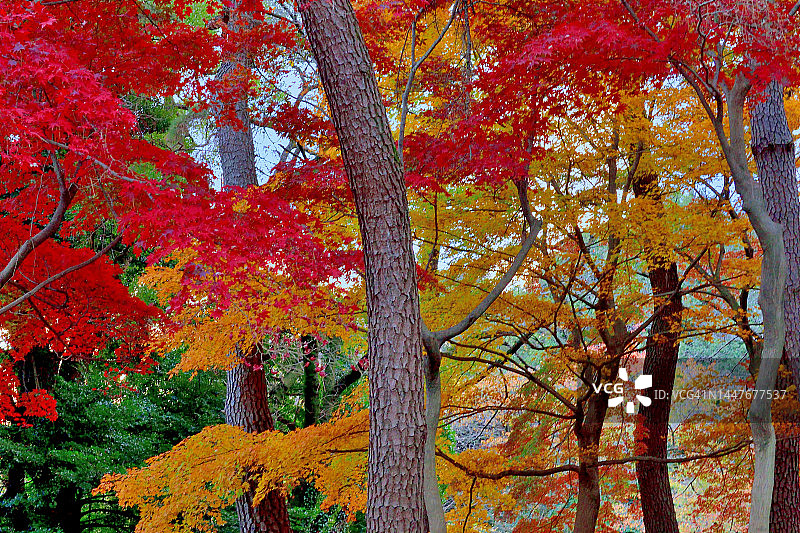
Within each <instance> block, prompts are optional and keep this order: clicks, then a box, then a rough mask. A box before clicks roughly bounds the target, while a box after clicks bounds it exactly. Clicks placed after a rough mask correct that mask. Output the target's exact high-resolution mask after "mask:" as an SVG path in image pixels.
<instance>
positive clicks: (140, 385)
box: [0, 354, 236, 533]
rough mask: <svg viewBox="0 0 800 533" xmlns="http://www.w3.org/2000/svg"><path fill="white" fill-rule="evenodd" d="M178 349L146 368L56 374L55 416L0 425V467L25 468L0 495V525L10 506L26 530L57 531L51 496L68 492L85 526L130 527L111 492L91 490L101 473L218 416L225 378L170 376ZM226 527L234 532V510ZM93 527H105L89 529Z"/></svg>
mask: <svg viewBox="0 0 800 533" xmlns="http://www.w3.org/2000/svg"><path fill="white" fill-rule="evenodd" d="M177 357H178V354H170V355H168V356H167V357H166V359H165V361H164V362H163V363H162V365H161V366H160V367H159V368H158V369H157V370H156V371H155V372H154V373H151V374H145V375H119V374H116V373H113V372H110V371H108V370H107V371H105V372H102V371H101V370H99V369H98V368H97V367H96V366H94V367H86V368H84V369H83V372H82V376H81V377H80V379H78V380H75V381H66V380H65V379H63V378H61V377H56V379H55V385H54V387H53V394H54V396H55V397H56V399H57V401H58V411H59V418H58V420H56V421H55V422H49V421H47V420H39V421H37V422H36V423H35V425H34V426H33V427H29V428H20V427H15V426H3V427H0V468H1V469H2V470H3V471H4V472H7V471H8V469H9V468H10V467H11V466H14V465H16V466H18V467H19V466H22V467H24V469H25V477H26V490H25V493H24V494H22V495H20V496H17V497H15V498H13V499H8V498H6V499H2V500H0V508H2V515H0V530H2V531H9V530H11V526H10V523H9V522H10V519H9V517H11V516H12V514H13V513H14V512H17V513H24V514H25V515H26V516H27V517H28V519H29V521H30V525H31V527H32V528H34V529H33V530H34V531H41V532H42V533H44V532H45V531H53V532H55V531H58V530H59V529H58V528H59V526H60V525H61V521H63V520H64V516H63V515H64V513H63V512H62V510H61V509H59V507H58V501H59V498H62V499H63V498H64V497H65V495H68V493H70V492H72V493H73V494H74V497H75V499H76V500H78V501H80V502H82V504H81V505H80V507H81V510H82V513H83V517H82V519H81V520H82V522H83V523H84V524H85V525H87V526H90V525H91V524H95V527H87V529H86V531H93V530H98V531H132V530H133V526H134V525H135V524H136V522H137V520H138V518H137V516H136V512H135V511H133V510H122V509H120V508H119V507H117V506H116V504H115V503H113V501H114V500H113V499H112V498H108V497H104V496H91V490H92V489H93V488H94V487H95V486H97V484H98V483H99V481H100V478H101V476H102V475H103V474H106V473H108V472H124V471H125V469H126V468H128V467H133V466H141V465H142V464H143V463H144V460H145V459H147V458H148V457H152V456H154V455H157V454H159V453H162V452H164V451H166V450H168V449H169V448H171V447H172V446H173V445H175V444H176V443H177V442H179V441H180V440H182V439H184V438H186V437H188V436H189V435H193V434H195V433H198V432H199V431H200V430H201V429H202V428H203V427H205V426H207V425H213V424H218V423H220V422H222V406H223V402H224V395H225V382H224V380H223V379H220V377H219V376H218V375H215V374H212V373H198V374H197V375H195V376H193V377H192V376H187V375H176V376H172V377H170V376H169V375H168V370H169V369H170V368H171V367H172V366H174V364H175V362H176V360H177ZM232 518H233V520H232V522H233V524H234V525H232V526H230V527H228V528H226V529H225V530H224V531H226V532H227V533H233V532H234V531H236V526H235V524H236V520H235V513H234V516H233V517H232ZM99 525H104V526H108V528H101V529H97V527H99Z"/></svg>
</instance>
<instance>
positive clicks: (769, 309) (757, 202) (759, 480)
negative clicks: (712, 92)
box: [690, 74, 786, 533]
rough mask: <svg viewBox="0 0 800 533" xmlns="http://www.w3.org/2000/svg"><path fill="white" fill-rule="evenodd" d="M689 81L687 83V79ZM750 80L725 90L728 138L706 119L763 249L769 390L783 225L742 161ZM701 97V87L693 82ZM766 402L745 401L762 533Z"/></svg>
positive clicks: (778, 330) (778, 321) (768, 451)
mask: <svg viewBox="0 0 800 533" xmlns="http://www.w3.org/2000/svg"><path fill="white" fill-rule="evenodd" d="M690 83H692V81H690ZM750 87H751V84H750V82H749V80H747V78H745V77H744V75H742V74H739V75H738V76H737V77H736V80H735V82H734V84H733V87H731V89H730V90H729V91H727V94H726V99H727V107H728V118H729V124H730V142H728V140H727V137H726V133H725V126H724V124H723V122H722V120H721V119H719V118H714V117H713V114H712V113H709V116H711V117H712V123H713V125H714V130H715V132H716V134H717V138H718V139H719V141H720V146H721V147H722V149H723V152H724V153H725V159H726V161H727V163H728V167H729V168H730V170H731V174H732V176H733V180H734V184H735V186H736V192H737V193H738V194H739V196H740V197H741V199H742V209H743V210H744V212H745V213H747V217H748V219H749V220H750V224H751V225H752V226H753V229H754V230H755V232H756V235H758V240H759V242H760V243H761V248H762V250H763V258H762V260H761V290H760V291H759V296H758V304H759V306H760V307H761V313H762V316H763V319H764V344H763V348H762V351H761V361H760V363H759V365H758V377H757V378H756V387H755V388H756V389H758V390H759V391H769V390H773V389H774V388H775V382H776V380H777V377H778V367H779V366H780V361H781V356H782V354H783V345H784V339H785V333H786V332H785V329H786V328H785V322H784V316H783V300H784V297H783V295H784V287H785V285H786V252H785V249H784V244H783V228H782V227H781V226H780V224H777V223H776V222H775V221H774V220H772V218H771V217H770V216H769V213H768V211H767V207H766V203H765V200H764V194H763V189H762V187H761V184H759V183H757V182H756V181H755V180H754V179H753V175H752V174H751V173H750V170H749V168H748V165H747V148H746V144H745V136H744V104H745V98H746V97H747V94H748V92H749V91H750ZM695 90H696V92H697V93H698V95H699V96H700V97H701V98H702V97H703V96H702V90H701V89H699V87H696V86H695ZM771 409H772V400H771V398H769V397H768V396H767V395H766V394H764V395H759V396H758V397H756V398H755V399H753V401H752V403H751V404H750V429H751V431H752V434H753V452H754V461H753V463H754V464H753V487H752V491H751V496H750V523H749V525H748V531H749V532H750V533H767V532H768V531H769V515H770V508H771V504H772V490H773V485H774V480H775V429H774V427H773V426H772V412H771Z"/></svg>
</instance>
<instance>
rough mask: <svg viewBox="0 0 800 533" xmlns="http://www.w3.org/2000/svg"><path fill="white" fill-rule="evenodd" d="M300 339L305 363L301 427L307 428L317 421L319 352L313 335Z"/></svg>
mask: <svg viewBox="0 0 800 533" xmlns="http://www.w3.org/2000/svg"><path fill="white" fill-rule="evenodd" d="M302 340H303V361H304V364H305V367H304V368H303V374H304V376H303V427H304V428H307V427H311V426H313V425H314V424H316V423H317V422H319V374H317V366H316V365H317V360H318V359H319V357H318V356H319V353H318V349H317V348H318V347H317V340H316V339H315V338H314V337H312V336H311V335H305V336H303V339H302ZM306 352H307V353H306ZM312 357H313V358H314V360H313V361H312V360H311V358H312Z"/></svg>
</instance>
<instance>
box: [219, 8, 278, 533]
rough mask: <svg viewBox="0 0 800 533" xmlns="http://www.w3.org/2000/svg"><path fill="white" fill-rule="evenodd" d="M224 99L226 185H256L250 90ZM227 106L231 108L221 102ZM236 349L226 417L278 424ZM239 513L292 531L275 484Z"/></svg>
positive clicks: (236, 19) (225, 75)
mask: <svg viewBox="0 0 800 533" xmlns="http://www.w3.org/2000/svg"><path fill="white" fill-rule="evenodd" d="M239 5H240V2H234V3H233V5H232V6H231V12H230V19H229V20H228V29H229V31H231V32H236V31H241V30H243V29H245V28H247V27H248V24H249V23H248V22H247V20H246V18H245V14H242V13H240V12H239V10H238V7H239ZM249 68H250V60H249V59H248V57H247V55H246V54H245V53H240V54H238V55H237V56H236V57H233V58H231V59H230V60H228V61H225V62H224V63H223V64H222V65H221V66H220V68H219V71H218V72H217V79H219V80H221V81H223V82H226V83H236V82H237V81H238V82H242V81H243V80H240V79H237V77H238V76H245V75H246V74H247V73H248V71H249ZM231 78H233V79H231ZM222 105H223V106H233V107H234V110H235V114H236V118H237V119H238V122H239V123H238V124H231V123H222V124H221V125H220V126H219V127H218V129H217V143H218V147H219V154H220V161H221V166H222V181H223V185H224V186H225V187H242V188H245V187H250V186H254V185H258V180H257V178H256V160H255V150H254V148H253V132H252V129H251V128H250V116H249V113H248V100H247V94H246V93H245V92H242V93H241V95H240V97H239V98H238V99H237V101H236V102H233V103H226V102H223V103H222ZM223 111H227V109H225V107H223ZM224 114H226V113H223V115H224ZM238 352H239V350H238V349H237V353H238ZM238 355H239V356H240V357H241V356H243V355H244V357H241V362H240V363H239V364H238V365H237V366H235V367H234V368H232V369H231V370H229V371H228V376H227V390H226V394H225V422H226V423H228V424H230V425H231V426H238V427H240V428H242V429H244V430H245V431H248V432H250V433H260V432H262V431H268V430H271V429H274V423H273V420H272V414H271V413H270V410H269V396H268V391H267V381H266V377H265V375H264V370H263V368H261V369H259V370H255V366H254V365H255V364H256V363H260V361H259V360H258V358H257V357H254V356H253V355H251V354H241V353H238ZM259 366H260V365H259ZM236 514H237V516H238V519H239V529H240V530H241V532H242V533H267V532H269V533H289V532H290V531H291V530H290V528H289V515H288V513H287V510H286V498H285V497H284V496H283V495H282V494H281V493H280V491H277V490H273V491H270V492H269V493H267V496H266V497H265V498H264V499H263V500H262V501H261V502H259V504H258V505H256V506H254V505H253V495H252V493H246V494H244V495H242V496H240V497H239V498H238V499H237V500H236Z"/></svg>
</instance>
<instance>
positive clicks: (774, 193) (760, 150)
mask: <svg viewBox="0 0 800 533" xmlns="http://www.w3.org/2000/svg"><path fill="white" fill-rule="evenodd" d="M750 116H751V120H750V124H751V130H752V134H751V142H752V149H753V156H754V158H755V161H756V166H757V168H758V177H759V180H760V181H761V184H762V189H763V191H764V200H765V202H766V205H767V212H768V213H769V215H770V217H772V219H773V220H774V221H775V222H777V223H779V224H781V225H783V242H784V246H785V249H786V267H787V268H786V287H785V289H784V301H783V310H784V320H785V321H786V341H785V345H784V352H783V353H784V358H783V360H784V362H785V363H788V365H787V366H788V367H789V368H790V369H791V371H792V375H793V378H794V383H795V384H796V385H798V388H800V200H798V190H797V177H796V168H795V156H794V141H793V139H792V132H791V131H790V130H789V125H788V123H787V121H786V111H785V109H784V105H783V87H782V85H781V84H780V83H778V82H775V81H773V82H772V83H770V84H769V85H768V86H767V87H766V89H765V90H764V92H763V93H762V94H761V95H759V96H758V97H757V100H756V104H755V105H753V107H752V110H751V113H750ZM778 383H779V384H782V385H788V383H789V382H788V381H783V382H782V380H781V379H780V378H779V380H778ZM778 422H781V421H780V420H779V421H778ZM791 429H792V428H788V427H786V426H785V425H782V424H780V425H778V426H777V427H776V431H777V432H778V434H777V435H776V437H777V441H778V442H777V443H776V452H775V485H774V488H773V496H772V512H771V517H770V531H772V532H774V533H798V532H800V511H798V509H800V479H798V457H797V453H798V443H797V436H796V435H793V434H792V433H793V432H792V431H791Z"/></svg>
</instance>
